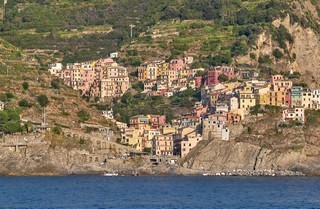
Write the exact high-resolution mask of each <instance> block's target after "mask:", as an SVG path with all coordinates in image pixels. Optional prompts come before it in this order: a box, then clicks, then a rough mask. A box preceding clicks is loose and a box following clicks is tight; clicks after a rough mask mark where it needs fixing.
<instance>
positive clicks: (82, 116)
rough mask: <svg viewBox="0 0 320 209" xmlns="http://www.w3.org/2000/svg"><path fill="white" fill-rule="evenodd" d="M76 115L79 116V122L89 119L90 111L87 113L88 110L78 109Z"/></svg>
mask: <svg viewBox="0 0 320 209" xmlns="http://www.w3.org/2000/svg"><path fill="white" fill-rule="evenodd" d="M77 116H78V117H79V122H80V123H81V122H85V121H88V120H90V113H88V112H87V111H85V110H80V111H79V112H78V113H77Z"/></svg>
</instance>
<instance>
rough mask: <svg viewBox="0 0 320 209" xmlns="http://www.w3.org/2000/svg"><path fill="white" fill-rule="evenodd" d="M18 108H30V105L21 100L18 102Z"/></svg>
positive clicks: (26, 101)
mask: <svg viewBox="0 0 320 209" xmlns="http://www.w3.org/2000/svg"><path fill="white" fill-rule="evenodd" d="M18 105H19V107H31V106H32V105H31V104H30V103H29V102H28V100H26V99H22V100H20V101H19V102H18Z"/></svg>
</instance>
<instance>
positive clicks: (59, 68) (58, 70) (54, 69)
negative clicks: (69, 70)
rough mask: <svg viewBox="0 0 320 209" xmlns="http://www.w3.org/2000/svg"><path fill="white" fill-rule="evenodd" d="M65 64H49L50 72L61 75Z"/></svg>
mask: <svg viewBox="0 0 320 209" xmlns="http://www.w3.org/2000/svg"><path fill="white" fill-rule="evenodd" d="M62 68H63V65H62V63H53V64H50V65H49V69H48V72H49V73H50V74H51V75H55V76H59V75H60V73H61V71H62Z"/></svg>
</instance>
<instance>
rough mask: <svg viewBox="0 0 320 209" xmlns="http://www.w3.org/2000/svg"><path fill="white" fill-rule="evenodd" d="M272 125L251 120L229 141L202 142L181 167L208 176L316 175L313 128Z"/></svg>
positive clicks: (318, 153) (319, 155)
mask: <svg viewBox="0 0 320 209" xmlns="http://www.w3.org/2000/svg"><path fill="white" fill-rule="evenodd" d="M276 121H277V120H272V119H270V118H260V119H255V121H251V122H249V123H246V124H244V125H243V127H244V128H243V131H242V132H241V134H236V136H234V137H235V138H233V139H231V140H230V141H221V140H220V139H217V138H211V139H210V140H207V141H202V142H201V143H200V144H199V145H198V146H197V147H196V148H194V149H193V150H192V151H191V152H190V153H189V155H188V156H187V157H186V158H185V159H183V160H182V162H181V165H182V166H183V167H185V168H189V169H193V170H198V171H201V172H211V173H215V172H226V171H232V170H236V169H241V170H248V171H256V170H269V169H272V170H291V171H299V172H302V173H305V174H307V175H320V163H319V161H320V146H319V133H320V129H319V128H318V127H316V126H311V127H307V126H305V127H301V126H297V127H295V126H293V127H285V128H279V124H278V123H277V122H276ZM248 130H250V131H249V132H250V133H248ZM231 131H232V129H231Z"/></svg>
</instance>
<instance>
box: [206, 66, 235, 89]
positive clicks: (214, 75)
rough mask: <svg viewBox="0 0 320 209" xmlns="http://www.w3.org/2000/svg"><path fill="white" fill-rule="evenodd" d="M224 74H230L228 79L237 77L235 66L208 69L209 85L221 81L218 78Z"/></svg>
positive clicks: (207, 78)
mask: <svg viewBox="0 0 320 209" xmlns="http://www.w3.org/2000/svg"><path fill="white" fill-rule="evenodd" d="M222 74H223V75H226V76H228V79H233V78H235V72H234V68H233V67H230V66H218V67H214V68H213V69H212V70H211V69H210V70H209V71H208V74H207V77H206V83H207V85H209V86H211V85H215V84H218V83H220V82H219V79H218V78H219V75H222Z"/></svg>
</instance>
